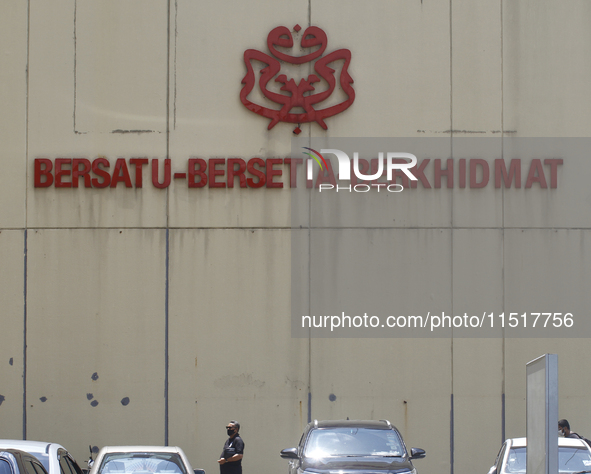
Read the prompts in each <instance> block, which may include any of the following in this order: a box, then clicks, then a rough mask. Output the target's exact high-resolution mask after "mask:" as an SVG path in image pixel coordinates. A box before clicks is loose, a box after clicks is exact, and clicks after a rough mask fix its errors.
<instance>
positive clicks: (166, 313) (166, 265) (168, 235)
mask: <svg viewBox="0 0 591 474" xmlns="http://www.w3.org/2000/svg"><path fill="white" fill-rule="evenodd" d="M170 7H171V2H170V0H168V1H167V4H166V10H167V12H166V22H167V24H166V29H167V33H168V34H167V35H166V42H167V45H166V158H170V44H171V42H170V34H171V29H170ZM175 30H176V28H175ZM169 200H170V187H168V188H167V189H166V258H165V283H164V445H165V446H168V375H169V374H168V356H169V354H168V290H169V280H168V278H169V251H170V246H169V242H170V239H169V237H170V229H169V227H168V224H169V222H168V219H169Z"/></svg>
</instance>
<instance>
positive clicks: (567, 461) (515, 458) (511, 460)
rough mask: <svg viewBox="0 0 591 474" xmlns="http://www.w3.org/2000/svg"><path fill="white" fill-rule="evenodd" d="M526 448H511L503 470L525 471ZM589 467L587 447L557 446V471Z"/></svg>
mask: <svg viewBox="0 0 591 474" xmlns="http://www.w3.org/2000/svg"><path fill="white" fill-rule="evenodd" d="M526 458H527V448H512V449H511V450H510V451H509V457H508V458H507V466H506V468H505V472H515V473H517V472H522V473H523V472H525V467H526ZM590 469H591V455H590V453H589V450H588V449H587V448H583V447H581V448H575V447H570V446H559V447H558V472H560V473H565V474H566V473H569V472H579V471H586V470H590Z"/></svg>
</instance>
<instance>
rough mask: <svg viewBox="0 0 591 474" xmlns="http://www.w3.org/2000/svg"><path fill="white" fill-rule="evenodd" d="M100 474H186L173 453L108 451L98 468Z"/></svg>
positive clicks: (177, 456) (181, 462)
mask: <svg viewBox="0 0 591 474" xmlns="http://www.w3.org/2000/svg"><path fill="white" fill-rule="evenodd" d="M98 472H99V473H101V474H103V473H104V474H128V473H135V474H155V473H156V474H158V473H163V474H188V473H187V471H186V469H185V467H184V464H183V461H182V460H181V457H180V456H179V455H178V454H175V453H109V454H106V455H105V457H104V458H103V462H102V463H101V467H100V468H99V470H98Z"/></svg>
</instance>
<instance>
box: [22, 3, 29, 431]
mask: <svg viewBox="0 0 591 474" xmlns="http://www.w3.org/2000/svg"><path fill="white" fill-rule="evenodd" d="M30 32H31V1H30V0H29V1H28V2H27V65H26V68H25V83H26V84H25V87H26V95H25V178H26V180H27V181H26V184H25V229H24V231H25V232H24V242H23V245H24V252H23V273H24V275H23V439H27V237H28V235H27V234H28V232H27V227H28V219H29V215H28V212H27V209H28V198H27V195H28V186H29V60H30V45H31V33H30Z"/></svg>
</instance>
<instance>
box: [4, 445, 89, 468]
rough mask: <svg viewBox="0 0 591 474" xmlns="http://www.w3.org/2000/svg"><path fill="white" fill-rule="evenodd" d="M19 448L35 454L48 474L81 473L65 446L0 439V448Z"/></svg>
mask: <svg viewBox="0 0 591 474" xmlns="http://www.w3.org/2000/svg"><path fill="white" fill-rule="evenodd" d="M2 449H20V450H21V451H25V452H27V453H29V454H32V455H33V456H35V457H36V458H37V459H38V460H39V461H41V464H43V467H44V468H45V470H46V471H47V472H48V473H49V474H82V470H81V469H80V466H78V463H77V462H76V460H75V459H74V458H73V456H72V455H71V454H70V453H68V451H67V450H66V448H64V447H63V446H62V445H61V444H57V443H45V442H43V441H23V440H18V439H0V450H2Z"/></svg>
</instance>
